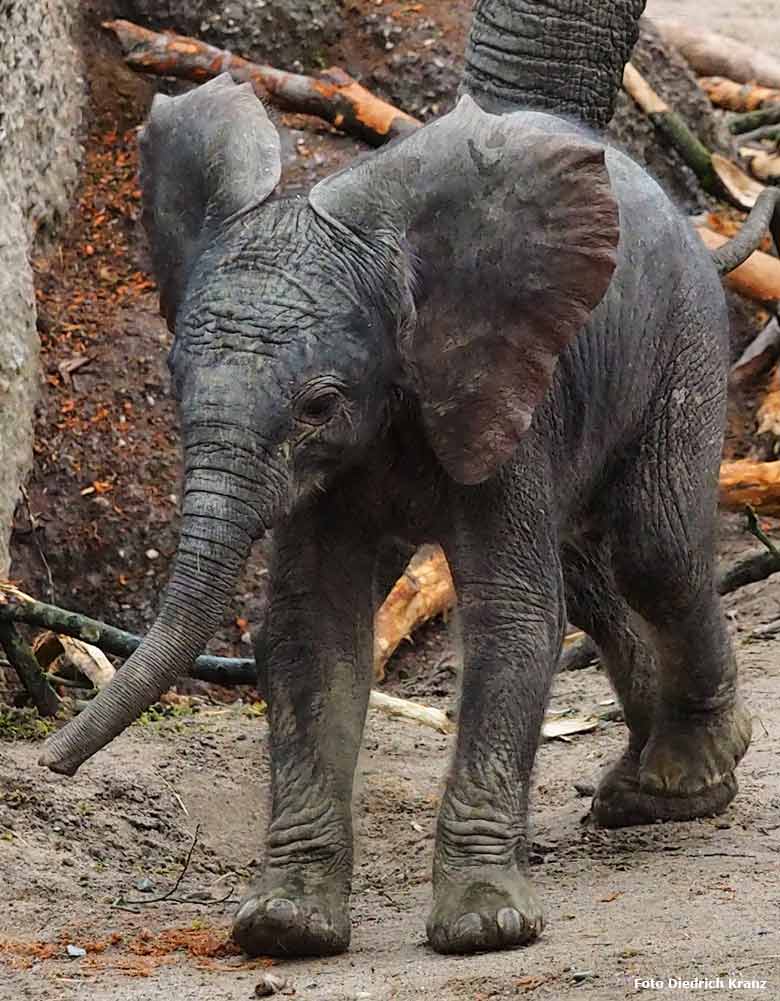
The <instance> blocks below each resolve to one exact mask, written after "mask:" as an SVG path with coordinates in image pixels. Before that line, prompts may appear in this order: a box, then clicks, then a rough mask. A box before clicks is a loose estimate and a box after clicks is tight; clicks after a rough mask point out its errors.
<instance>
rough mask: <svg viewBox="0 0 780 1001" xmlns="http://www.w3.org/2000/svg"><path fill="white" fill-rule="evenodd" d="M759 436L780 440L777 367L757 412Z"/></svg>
mask: <svg viewBox="0 0 780 1001" xmlns="http://www.w3.org/2000/svg"><path fill="white" fill-rule="evenodd" d="M756 420H757V422H758V433H759V434H770V435H772V436H773V437H774V438H780V367H776V368H775V370H774V372H773V373H772V376H771V378H770V380H769V386H768V387H767V391H766V393H765V394H764V399H763V400H762V401H761V406H760V407H759V408H758V411H757V412H756Z"/></svg>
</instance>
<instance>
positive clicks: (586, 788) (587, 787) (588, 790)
mask: <svg viewBox="0 0 780 1001" xmlns="http://www.w3.org/2000/svg"><path fill="white" fill-rule="evenodd" d="M574 791H575V792H576V793H577V795H578V796H592V795H593V793H594V792H595V791H596V787H595V786H594V785H591V783H590V782H575V783H574Z"/></svg>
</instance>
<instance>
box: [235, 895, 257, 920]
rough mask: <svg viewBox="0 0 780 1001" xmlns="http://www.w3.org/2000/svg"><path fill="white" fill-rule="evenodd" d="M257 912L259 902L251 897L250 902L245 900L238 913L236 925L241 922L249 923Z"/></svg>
mask: <svg viewBox="0 0 780 1001" xmlns="http://www.w3.org/2000/svg"><path fill="white" fill-rule="evenodd" d="M256 910H257V901H256V900H255V898H254V897H250V898H249V900H245V901H244V903H243V904H242V905H241V906H240V907H239V909H238V911H237V912H236V917H235V920H236V923H238V922H239V921H248V920H249V919H250V918H251V917H252V916H253V915H254V913H255V911H256Z"/></svg>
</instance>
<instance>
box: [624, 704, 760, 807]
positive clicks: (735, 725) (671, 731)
mask: <svg viewBox="0 0 780 1001" xmlns="http://www.w3.org/2000/svg"><path fill="white" fill-rule="evenodd" d="M751 729H752V727H751V721H750V714H749V713H748V711H747V709H746V708H745V707H744V706H743V705H742V703H741V702H739V701H736V702H735V703H734V704H733V705H732V706H729V708H728V709H724V710H721V711H720V712H717V713H707V714H706V715H701V716H688V717H685V718H683V719H678V720H674V721H673V722H669V723H666V724H665V725H664V726H663V727H660V728H659V729H658V731H657V732H656V733H654V734H653V735H652V736H651V737H650V739H649V740H648V742H647V744H646V745H645V747H644V749H643V750H642V754H641V756H640V759H639V785H640V788H641V790H642V791H643V792H645V793H647V794H649V795H652V796H666V797H670V796H684V797H690V798H695V797H697V796H700V795H703V794H705V793H706V792H707V791H708V790H711V789H716V788H717V787H719V786H722V785H723V784H724V783H726V784H728V783H729V782H733V781H734V780H733V773H734V769H735V768H736V766H737V764H738V763H739V761H740V760H741V759H742V756H743V755H744V753H745V751H746V750H747V749H748V745H749V744H750V736H751Z"/></svg>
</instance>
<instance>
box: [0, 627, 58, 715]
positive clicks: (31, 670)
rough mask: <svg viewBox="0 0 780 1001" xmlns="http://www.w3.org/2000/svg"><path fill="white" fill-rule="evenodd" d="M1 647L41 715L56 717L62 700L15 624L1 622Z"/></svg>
mask: <svg viewBox="0 0 780 1001" xmlns="http://www.w3.org/2000/svg"><path fill="white" fill-rule="evenodd" d="M0 646H2V647H3V649H4V650H5V655H6V657H7V658H8V663H9V664H10V665H11V667H13V669H14V670H15V671H16V673H17V674H18V675H19V680H20V681H21V683H22V685H23V687H24V689H25V691H26V692H27V694H28V695H29V697H30V700H31V702H32V704H33V705H34V706H35V708H36V709H37V710H38V713H39V715H41V716H56V715H57V713H58V712H59V710H60V706H61V703H60V698H59V696H58V695H57V693H56V692H55V691H54V689H53V688H52V687H51V685H50V684H49V682H48V680H47V678H46V675H45V673H44V672H43V671H42V670H41V666H40V664H39V663H38V661H37V660H36V659H35V654H34V653H33V652H32V649H31V648H30V644H29V643H28V642H27V641H26V640H25V639H24V637H23V636H22V635H21V633H20V632H19V630H18V629H17V628H16V626H15V625H14V623H13V622H0Z"/></svg>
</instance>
